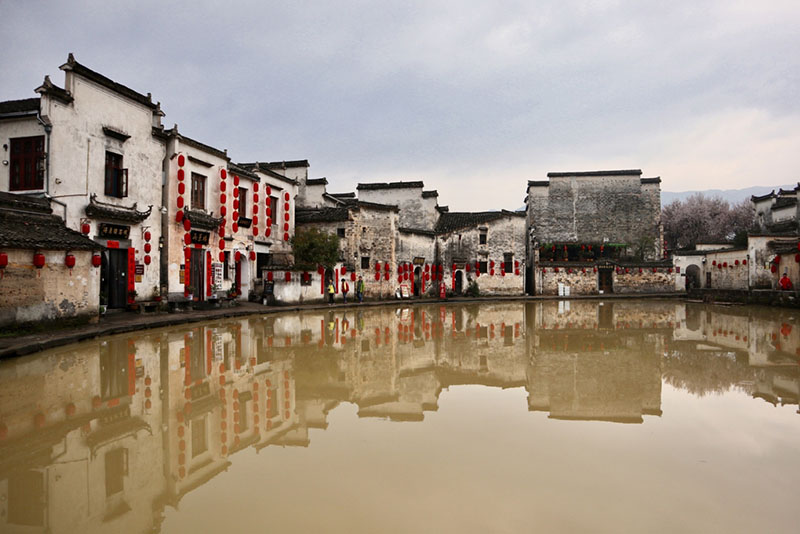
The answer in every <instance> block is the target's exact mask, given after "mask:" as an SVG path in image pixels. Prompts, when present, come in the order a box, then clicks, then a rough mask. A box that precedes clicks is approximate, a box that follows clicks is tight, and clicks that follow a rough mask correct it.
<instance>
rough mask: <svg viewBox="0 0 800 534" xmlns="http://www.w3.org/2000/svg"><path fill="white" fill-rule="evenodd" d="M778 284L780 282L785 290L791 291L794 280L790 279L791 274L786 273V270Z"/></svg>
mask: <svg viewBox="0 0 800 534" xmlns="http://www.w3.org/2000/svg"><path fill="white" fill-rule="evenodd" d="M778 284H780V286H781V289H782V290H783V291H791V290H792V289H793V287H792V281H791V280H790V279H789V275H788V274H786V273H785V272H784V273H783V276H782V277H781V279H780V280H779V281H778Z"/></svg>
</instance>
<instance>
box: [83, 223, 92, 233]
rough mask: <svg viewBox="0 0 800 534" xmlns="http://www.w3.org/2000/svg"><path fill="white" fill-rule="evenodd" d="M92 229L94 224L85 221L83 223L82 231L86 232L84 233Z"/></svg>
mask: <svg viewBox="0 0 800 534" xmlns="http://www.w3.org/2000/svg"><path fill="white" fill-rule="evenodd" d="M91 229H92V226H91V225H90V224H89V223H83V224H82V225H81V233H82V234H84V235H85V234H88V233H89V231H90V230H91Z"/></svg>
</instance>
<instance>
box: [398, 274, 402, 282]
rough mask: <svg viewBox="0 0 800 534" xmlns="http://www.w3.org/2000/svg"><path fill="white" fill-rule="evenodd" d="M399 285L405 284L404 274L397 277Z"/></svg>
mask: <svg viewBox="0 0 800 534" xmlns="http://www.w3.org/2000/svg"><path fill="white" fill-rule="evenodd" d="M397 283H398V284H402V283H403V275H402V274H398V275H397Z"/></svg>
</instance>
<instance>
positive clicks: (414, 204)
mask: <svg viewBox="0 0 800 534" xmlns="http://www.w3.org/2000/svg"><path fill="white" fill-rule="evenodd" d="M358 199H359V200H364V201H366V202H376V203H378V204H390V205H396V206H399V208H400V220H399V221H398V226H399V227H400V228H416V229H422V230H432V229H433V227H434V225H435V224H436V221H437V219H438V216H439V212H438V211H436V198H435V197H431V198H422V186H421V185H420V186H419V187H402V188H400V187H398V188H390V189H359V190H358Z"/></svg>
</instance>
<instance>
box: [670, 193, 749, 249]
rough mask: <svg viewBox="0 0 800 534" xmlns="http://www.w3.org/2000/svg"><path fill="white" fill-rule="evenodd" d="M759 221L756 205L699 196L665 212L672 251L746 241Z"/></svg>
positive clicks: (672, 203)
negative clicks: (696, 245)
mask: <svg viewBox="0 0 800 534" xmlns="http://www.w3.org/2000/svg"><path fill="white" fill-rule="evenodd" d="M754 219H755V211H754V209H753V204H752V203H751V202H750V201H749V200H743V201H742V202H740V203H738V204H734V205H733V206H731V205H730V204H729V203H728V202H727V201H725V200H723V199H721V198H719V197H706V196H704V195H703V194H702V193H695V194H694V195H692V196H690V197H689V198H687V199H686V200H683V201H680V200H674V201H672V202H670V203H669V204H667V205H666V206H664V208H663V209H662V210H661V222H662V224H663V225H664V239H665V240H666V242H667V247H668V248H670V249H681V248H692V247H694V246H695V244H696V243H698V242H703V241H712V242H732V241H734V240H735V239H737V238H738V239H737V241H738V240H741V239H742V238H744V239H746V235H747V230H749V229H750V228H751V227H752V225H753V221H754Z"/></svg>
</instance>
